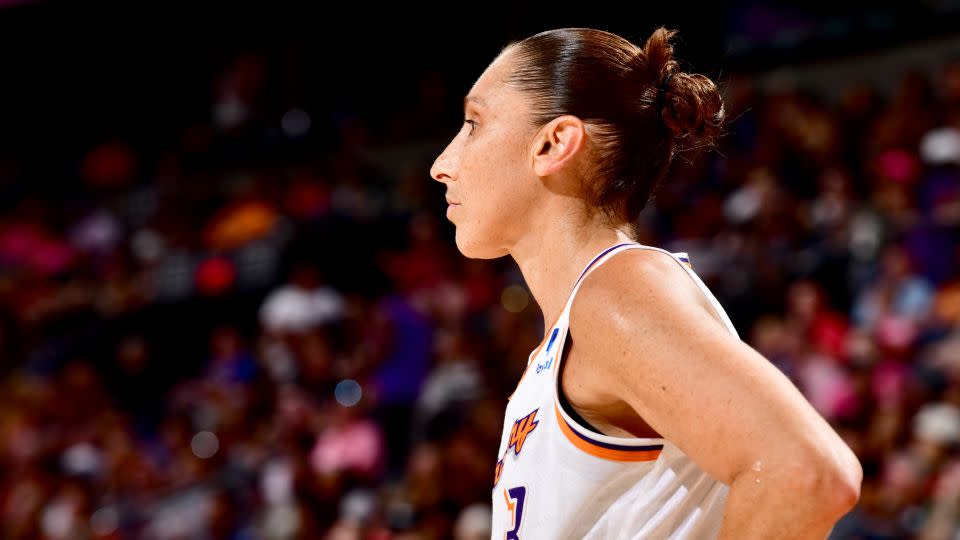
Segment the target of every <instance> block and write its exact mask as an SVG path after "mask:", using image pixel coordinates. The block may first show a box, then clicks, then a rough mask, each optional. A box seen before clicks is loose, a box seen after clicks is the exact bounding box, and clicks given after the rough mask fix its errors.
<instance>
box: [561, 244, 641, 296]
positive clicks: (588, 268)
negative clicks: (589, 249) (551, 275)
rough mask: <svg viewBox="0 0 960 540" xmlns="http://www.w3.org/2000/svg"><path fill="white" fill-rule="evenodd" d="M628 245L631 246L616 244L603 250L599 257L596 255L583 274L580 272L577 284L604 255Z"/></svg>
mask: <svg viewBox="0 0 960 540" xmlns="http://www.w3.org/2000/svg"><path fill="white" fill-rule="evenodd" d="M629 245H632V244H627V243H624V244H617V245H615V246H613V247H610V248H607V249H605V250H603V252H602V253H600V254H599V255H597V256H596V257H594V258H593V260H592V261H590V264H588V265H587V267H586V268H584V269H583V272H580V277H578V278H577V283H580V280H581V279H583V276H584V274H586V273H587V270H590V267H591V266H593V265H594V263H596V262H597V261H599V260H600V259H602V258H603V256H604V255H606V254H607V253H610V252H611V251H613V250H615V249H617V248H618V247H621V246H629ZM574 286H576V284H574Z"/></svg>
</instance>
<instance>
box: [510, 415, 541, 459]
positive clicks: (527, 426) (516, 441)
mask: <svg viewBox="0 0 960 540" xmlns="http://www.w3.org/2000/svg"><path fill="white" fill-rule="evenodd" d="M538 411H540V409H534V410H533V412H532V413H530V414H528V415H526V416H524V417H523V418H521V419H519V420H517V421H516V422H514V423H513V427H512V428H510V444H508V445H507V450H510V449H511V448H513V451H514V452H515V453H516V455H520V450H522V449H523V443H525V442H526V441H527V436H528V435H530V432H531V431H533V430H534V429H536V427H537V425H538V424H540V422H538V421H537V412H538Z"/></svg>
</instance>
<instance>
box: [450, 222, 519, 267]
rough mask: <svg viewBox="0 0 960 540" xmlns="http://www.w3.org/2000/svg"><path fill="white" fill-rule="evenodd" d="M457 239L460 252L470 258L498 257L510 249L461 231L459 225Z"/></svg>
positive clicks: (506, 253) (507, 252)
mask: <svg viewBox="0 0 960 540" xmlns="http://www.w3.org/2000/svg"><path fill="white" fill-rule="evenodd" d="M456 241H457V249H458V250H459V251H460V254H461V255H463V256H464V257H466V258H468V259H498V258H500V257H503V256H504V255H508V254H509V251H507V250H506V249H504V248H503V247H501V246H498V245H495V244H493V243H491V242H489V240H487V241H485V239H483V238H477V237H476V236H471V235H467V234H465V233H463V232H461V229H460V228H459V227H457V234H456Z"/></svg>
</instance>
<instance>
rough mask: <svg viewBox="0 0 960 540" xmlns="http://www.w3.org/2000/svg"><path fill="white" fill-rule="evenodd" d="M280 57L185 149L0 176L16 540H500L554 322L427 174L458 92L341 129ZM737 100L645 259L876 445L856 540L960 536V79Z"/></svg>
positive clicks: (3, 463) (0, 299) (193, 132)
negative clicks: (497, 504)
mask: <svg viewBox="0 0 960 540" xmlns="http://www.w3.org/2000/svg"><path fill="white" fill-rule="evenodd" d="M267 62H268V60H267V59H265V58H264V57H263V56H258V55H241V56H239V57H238V58H236V59H235V61H233V62H231V63H229V64H228V65H226V66H224V67H223V68H222V70H221V71H220V73H219V74H218V76H217V77H216V78H215V82H214V87H213V89H212V92H211V93H210V95H211V100H210V103H209V104H208V106H209V115H208V120H206V121H203V122H197V123H194V124H192V125H190V126H189V127H187V128H186V129H184V130H183V132H182V133H181V134H180V136H179V137H178V138H176V139H175V140H172V141H168V142H167V143H165V144H163V145H159V146H156V145H154V146H151V147H149V148H144V147H143V145H142V144H138V143H137V142H136V141H132V140H125V139H123V138H113V139H109V140H103V141H99V142H98V143H97V144H95V145H93V146H91V147H89V148H83V149H78V152H77V154H76V155H75V156H74V155H70V156H50V159H53V160H60V161H59V162H58V163H59V164H60V165H62V167H61V168H60V169H58V170H61V171H64V172H62V174H63V176H64V177H63V179H62V180H58V181H57V183H56V185H57V186H58V190H57V191H56V192H51V191H50V190H49V189H48V188H49V183H41V184H37V183H36V182H34V181H32V176H31V175H30V174H28V173H29V171H28V168H27V166H26V165H25V164H24V163H22V162H21V160H20V159H19V158H18V156H17V155H5V154H0V201H2V206H3V212H2V214H0V377H2V378H0V536H2V537H3V538H7V539H10V540H24V539H46V540H68V539H103V540H106V539H112V540H121V539H128V538H130V539H132V538H138V539H139V538H143V539H156V540H175V539H176V540H179V539H203V540H207V539H209V540H247V539H261V538H262V539H267V540H285V539H295V538H297V539H299V538H302V539H314V538H316V539H326V540H348V539H382V540H389V539H395V540H401V539H404V540H413V539H440V538H455V539H458V540H476V539H485V538H489V534H490V533H489V524H490V509H489V497H490V487H491V485H492V480H493V470H494V464H495V462H496V455H495V453H496V449H497V447H498V444H499V436H500V430H501V427H502V422H503V416H502V415H503V412H504V407H505V404H506V397H507V396H508V395H509V394H510V393H511V392H512V390H513V388H514V387H515V385H516V383H517V381H518V379H519V376H520V374H521V372H522V370H523V367H524V363H525V361H526V358H527V356H528V354H529V352H530V351H531V350H532V349H533V348H534V347H535V346H536V345H537V343H538V342H539V341H540V337H541V333H542V331H543V321H542V319H541V315H540V312H539V310H538V308H537V306H536V305H535V304H534V303H533V301H532V298H531V297H530V296H529V293H528V291H527V289H526V288H525V287H524V283H523V279H522V276H521V275H520V274H519V271H518V270H517V268H516V266H515V265H514V264H513V262H512V260H510V259H509V258H506V259H500V260H495V261H477V260H468V259H465V258H463V257H462V256H461V255H460V254H459V253H458V252H457V251H456V247H455V245H454V243H453V236H452V226H451V225H450V224H449V223H448V222H447V221H446V220H445V218H444V209H445V203H444V200H443V189H442V186H440V185H439V184H437V183H436V182H433V181H432V180H431V179H430V178H429V176H428V169H429V165H430V163H431V162H432V160H433V158H434V157H435V155H436V153H437V152H439V151H440V150H441V149H442V147H443V145H444V144H445V143H446V142H447V137H448V136H450V135H452V134H453V133H454V132H455V130H456V129H458V128H459V119H458V115H459V111H458V108H459V103H458V102H459V99H460V97H461V96H460V95H458V94H457V93H456V92H454V91H451V87H452V86H453V85H451V84H450V83H449V81H446V80H445V79H444V77H443V76H441V75H439V74H436V73H429V74H424V75H423V76H422V78H421V81H420V82H421V84H420V85H419V87H418V91H419V94H418V95H417V97H416V98H415V99H413V100H412V101H411V102H410V103H408V104H406V105H405V106H404V107H405V108H404V109H403V110H399V111H395V112H394V113H393V114H392V115H391V116H390V117H389V118H388V120H387V121H386V122H382V121H380V122H375V121H374V120H373V119H371V118H369V117H367V116H365V115H364V114H360V113H356V112H350V111H346V112H345V111H339V113H336V114H333V115H331V117H330V118H323V119H321V118H318V116H317V114H316V113H315V112H314V114H313V115H312V116H311V111H308V110H305V109H303V108H296V107H293V108H289V109H287V110H280V109H281V108H279V107H278V106H277V105H276V103H274V102H273V101H271V100H273V99H274V98H275V96H276V94H277V92H275V91H273V89H272V88H271V85H273V84H275V81H274V80H273V79H272V78H270V77H268V76H266V67H265V65H266V63H267ZM722 86H723V90H724V93H725V96H726V103H727V111H728V118H729V124H728V127H727V134H726V135H725V136H724V137H723V139H722V140H721V142H720V144H719V147H718V148H717V151H716V152H708V153H704V152H699V151H698V150H696V149H691V150H690V152H689V153H687V154H685V157H684V158H682V159H680V160H679V161H678V162H677V163H676V165H675V167H674V168H673V170H672V172H671V174H670V176H669V178H668V179H667V181H666V182H665V183H664V185H663V186H662V187H661V189H660V190H659V191H658V192H657V194H656V202H655V203H654V204H652V205H651V206H650V207H649V208H648V209H647V210H645V211H644V213H643V215H642V216H641V219H640V220H639V223H638V225H639V229H640V231H641V235H642V238H641V239H640V241H641V242H642V243H645V244H651V245H656V246H660V247H664V248H666V249H670V250H672V251H686V252H688V253H689V254H690V257H691V262H692V264H693V267H694V269H695V270H696V271H697V272H698V274H699V275H700V276H701V277H702V278H703V279H704V281H705V282H706V283H707V284H708V286H710V288H711V290H713V291H714V293H715V294H716V296H717V297H718V299H719V300H720V301H721V303H722V304H723V305H724V306H725V308H726V309H727V311H728V313H729V314H730V316H731V318H732V320H733V322H734V324H735V325H736V326H737V328H738V330H739V331H740V334H741V335H742V336H743V337H744V339H746V340H747V341H748V342H749V343H750V344H751V345H753V346H754V347H755V348H757V350H759V351H760V352H761V353H762V354H763V355H764V356H765V357H767V358H768V359H769V360H770V361H771V362H773V363H774V364H775V365H776V366H777V367H778V368H780V369H781V370H782V371H783V372H784V373H786V374H787V375H788V376H789V377H790V378H791V380H793V381H794V382H795V383H796V384H797V386H798V387H799V388H800V389H801V390H802V391H803V392H804V394H805V395H806V396H807V397H808V398H809V399H810V400H811V402H812V403H813V405H814V406H815V407H816V408H817V410H818V411H820V413H821V414H823V415H824V417H825V418H827V419H828V420H829V421H830V422H831V423H832V425H833V426H834V427H835V428H836V429H837V430H838V431H839V432H840V433H841V435H842V436H843V437H844V439H845V440H846V441H847V442H848V444H849V445H850V446H851V447H852V448H853V449H854V450H855V451H856V452H857V454H858V456H859V457H860V459H861V461H862V463H863V467H864V483H863V488H862V497H861V501H860V504H859V505H858V507H857V508H856V509H855V510H854V511H853V512H851V513H850V514H849V515H848V516H846V517H845V518H844V519H843V520H842V521H841V522H840V524H838V526H837V528H836V530H835V531H834V535H833V538H842V539H898V538H917V539H923V540H934V539H943V540H948V539H950V540H954V539H956V538H957V532H956V531H957V530H958V528H960V451H958V449H960V271H958V270H960V247H958V242H957V239H958V232H960V63H953V64H949V65H945V66H943V69H942V70H941V71H939V72H937V73H932V74H930V73H911V74H908V75H906V76H904V77H903V78H902V80H901V81H900V84H899V86H898V89H897V91H896V93H895V94H894V95H892V96H885V95H880V94H878V93H877V92H876V91H875V90H873V89H871V88H869V87H865V86H855V87H851V88H849V89H847V91H846V92H845V93H844V98H843V99H842V100H841V101H840V102H838V103H828V102H826V101H824V100H823V99H821V98H820V97H818V96H817V95H816V94H815V93H812V92H808V91H804V90H803V89H795V88H791V89H772V90H771V89H768V90H761V89H760V88H759V87H758V86H757V85H756V84H755V81H754V80H752V79H751V78H749V77H746V76H737V75H732V76H729V77H728V78H726V79H724V80H723V81H722ZM321 129H322V130H327V131H328V133H323V134H318V132H319V131H320V130H321ZM291 149H292V150H291ZM60 162H62V163H60ZM638 376H642V374H638Z"/></svg>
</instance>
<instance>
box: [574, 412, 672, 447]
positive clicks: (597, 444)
mask: <svg viewBox="0 0 960 540" xmlns="http://www.w3.org/2000/svg"><path fill="white" fill-rule="evenodd" d="M560 420H562V421H563V422H564V423H565V424H567V426H569V427H570V431H572V432H574V433H575V434H576V435H577V437H580V438H581V439H583V440H585V441H587V442H588V443H590V444H592V445H594V446H599V447H601V448H606V449H608V450H623V451H625V452H649V451H650V450H663V445H662V444H651V445H648V446H624V445H622V444H612V443H605V442H601V441H598V440H596V439H591V438H590V437H587V436H586V435H584V434H582V433H580V432H579V431H577V428H575V427H573V426H571V425H570V422H567V419H566V418H564V417H562V416H561V417H560Z"/></svg>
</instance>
